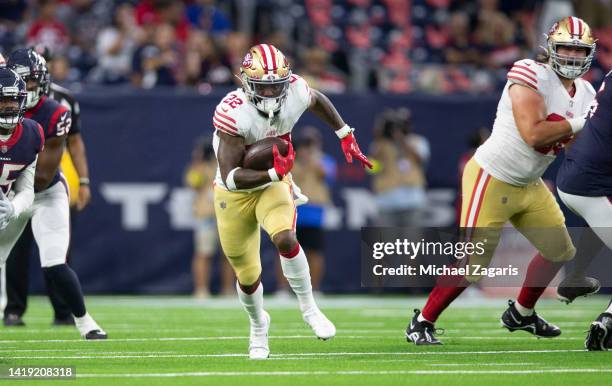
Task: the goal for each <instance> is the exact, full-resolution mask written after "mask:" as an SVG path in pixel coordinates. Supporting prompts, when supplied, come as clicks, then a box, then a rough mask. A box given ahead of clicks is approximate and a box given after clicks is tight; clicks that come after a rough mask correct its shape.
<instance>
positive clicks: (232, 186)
mask: <svg viewBox="0 0 612 386" xmlns="http://www.w3.org/2000/svg"><path fill="white" fill-rule="evenodd" d="M238 169H240V167H237V168H233V169H232V170H230V172H229V173H227V178H226V179H225V186H226V187H227V189H228V190H236V189H238V188H237V187H236V182H235V181H234V173H236V170H238Z"/></svg>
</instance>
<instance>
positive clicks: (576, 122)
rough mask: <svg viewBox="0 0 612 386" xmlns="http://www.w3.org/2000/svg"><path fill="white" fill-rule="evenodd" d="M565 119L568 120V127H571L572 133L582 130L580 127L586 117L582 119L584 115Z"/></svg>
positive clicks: (584, 122) (582, 125)
mask: <svg viewBox="0 0 612 386" xmlns="http://www.w3.org/2000/svg"><path fill="white" fill-rule="evenodd" d="M567 121H568V122H569V124H570V127H571V128H572V133H574V134H576V133H577V132H579V131H580V130H582V128H583V127H584V125H585V124H586V119H584V117H578V118H571V119H568V120H567Z"/></svg>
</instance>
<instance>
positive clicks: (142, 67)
mask: <svg viewBox="0 0 612 386" xmlns="http://www.w3.org/2000/svg"><path fill="white" fill-rule="evenodd" d="M174 31H175V30H174V28H173V27H172V26H171V25H169V24H162V25H159V26H157V27H156V28H155V30H154V31H153V37H152V41H151V42H148V43H145V44H143V45H142V46H140V47H139V48H138V49H137V50H136V52H135V53H134V57H133V60H132V70H133V73H132V81H133V82H134V84H136V85H138V86H140V87H143V88H153V87H157V86H174V85H176V84H177V81H176V76H175V70H177V67H178V65H179V52H178V47H177V43H176V40H175V37H176V35H175V32H174Z"/></svg>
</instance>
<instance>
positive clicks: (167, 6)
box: [136, 0, 190, 43]
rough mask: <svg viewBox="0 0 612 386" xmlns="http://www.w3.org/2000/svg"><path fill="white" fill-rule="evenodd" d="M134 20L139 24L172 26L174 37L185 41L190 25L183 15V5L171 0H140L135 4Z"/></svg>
mask: <svg viewBox="0 0 612 386" xmlns="http://www.w3.org/2000/svg"><path fill="white" fill-rule="evenodd" d="M136 21H137V23H138V25H140V26H146V25H149V26H154V27H158V26H161V25H164V24H167V25H170V26H172V28H173V29H174V34H175V38H176V39H177V40H178V41H179V42H183V43H184V42H186V41H187V37H188V36H189V31H190V25H189V21H188V20H187V16H186V15H185V5H184V4H183V3H182V2H180V1H173V0H141V1H140V2H139V3H138V5H137V6H136Z"/></svg>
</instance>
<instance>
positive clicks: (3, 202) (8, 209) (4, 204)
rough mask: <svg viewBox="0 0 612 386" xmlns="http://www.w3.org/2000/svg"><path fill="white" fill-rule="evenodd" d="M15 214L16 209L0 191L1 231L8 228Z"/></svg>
mask: <svg viewBox="0 0 612 386" xmlns="http://www.w3.org/2000/svg"><path fill="white" fill-rule="evenodd" d="M14 213H15V207H14V206H13V203H12V202H11V200H9V199H8V198H7V197H6V196H5V195H4V192H3V191H2V190H0V229H4V228H6V226H7V225H8V222H9V220H10V219H11V218H12V217H13V214H14Z"/></svg>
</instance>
